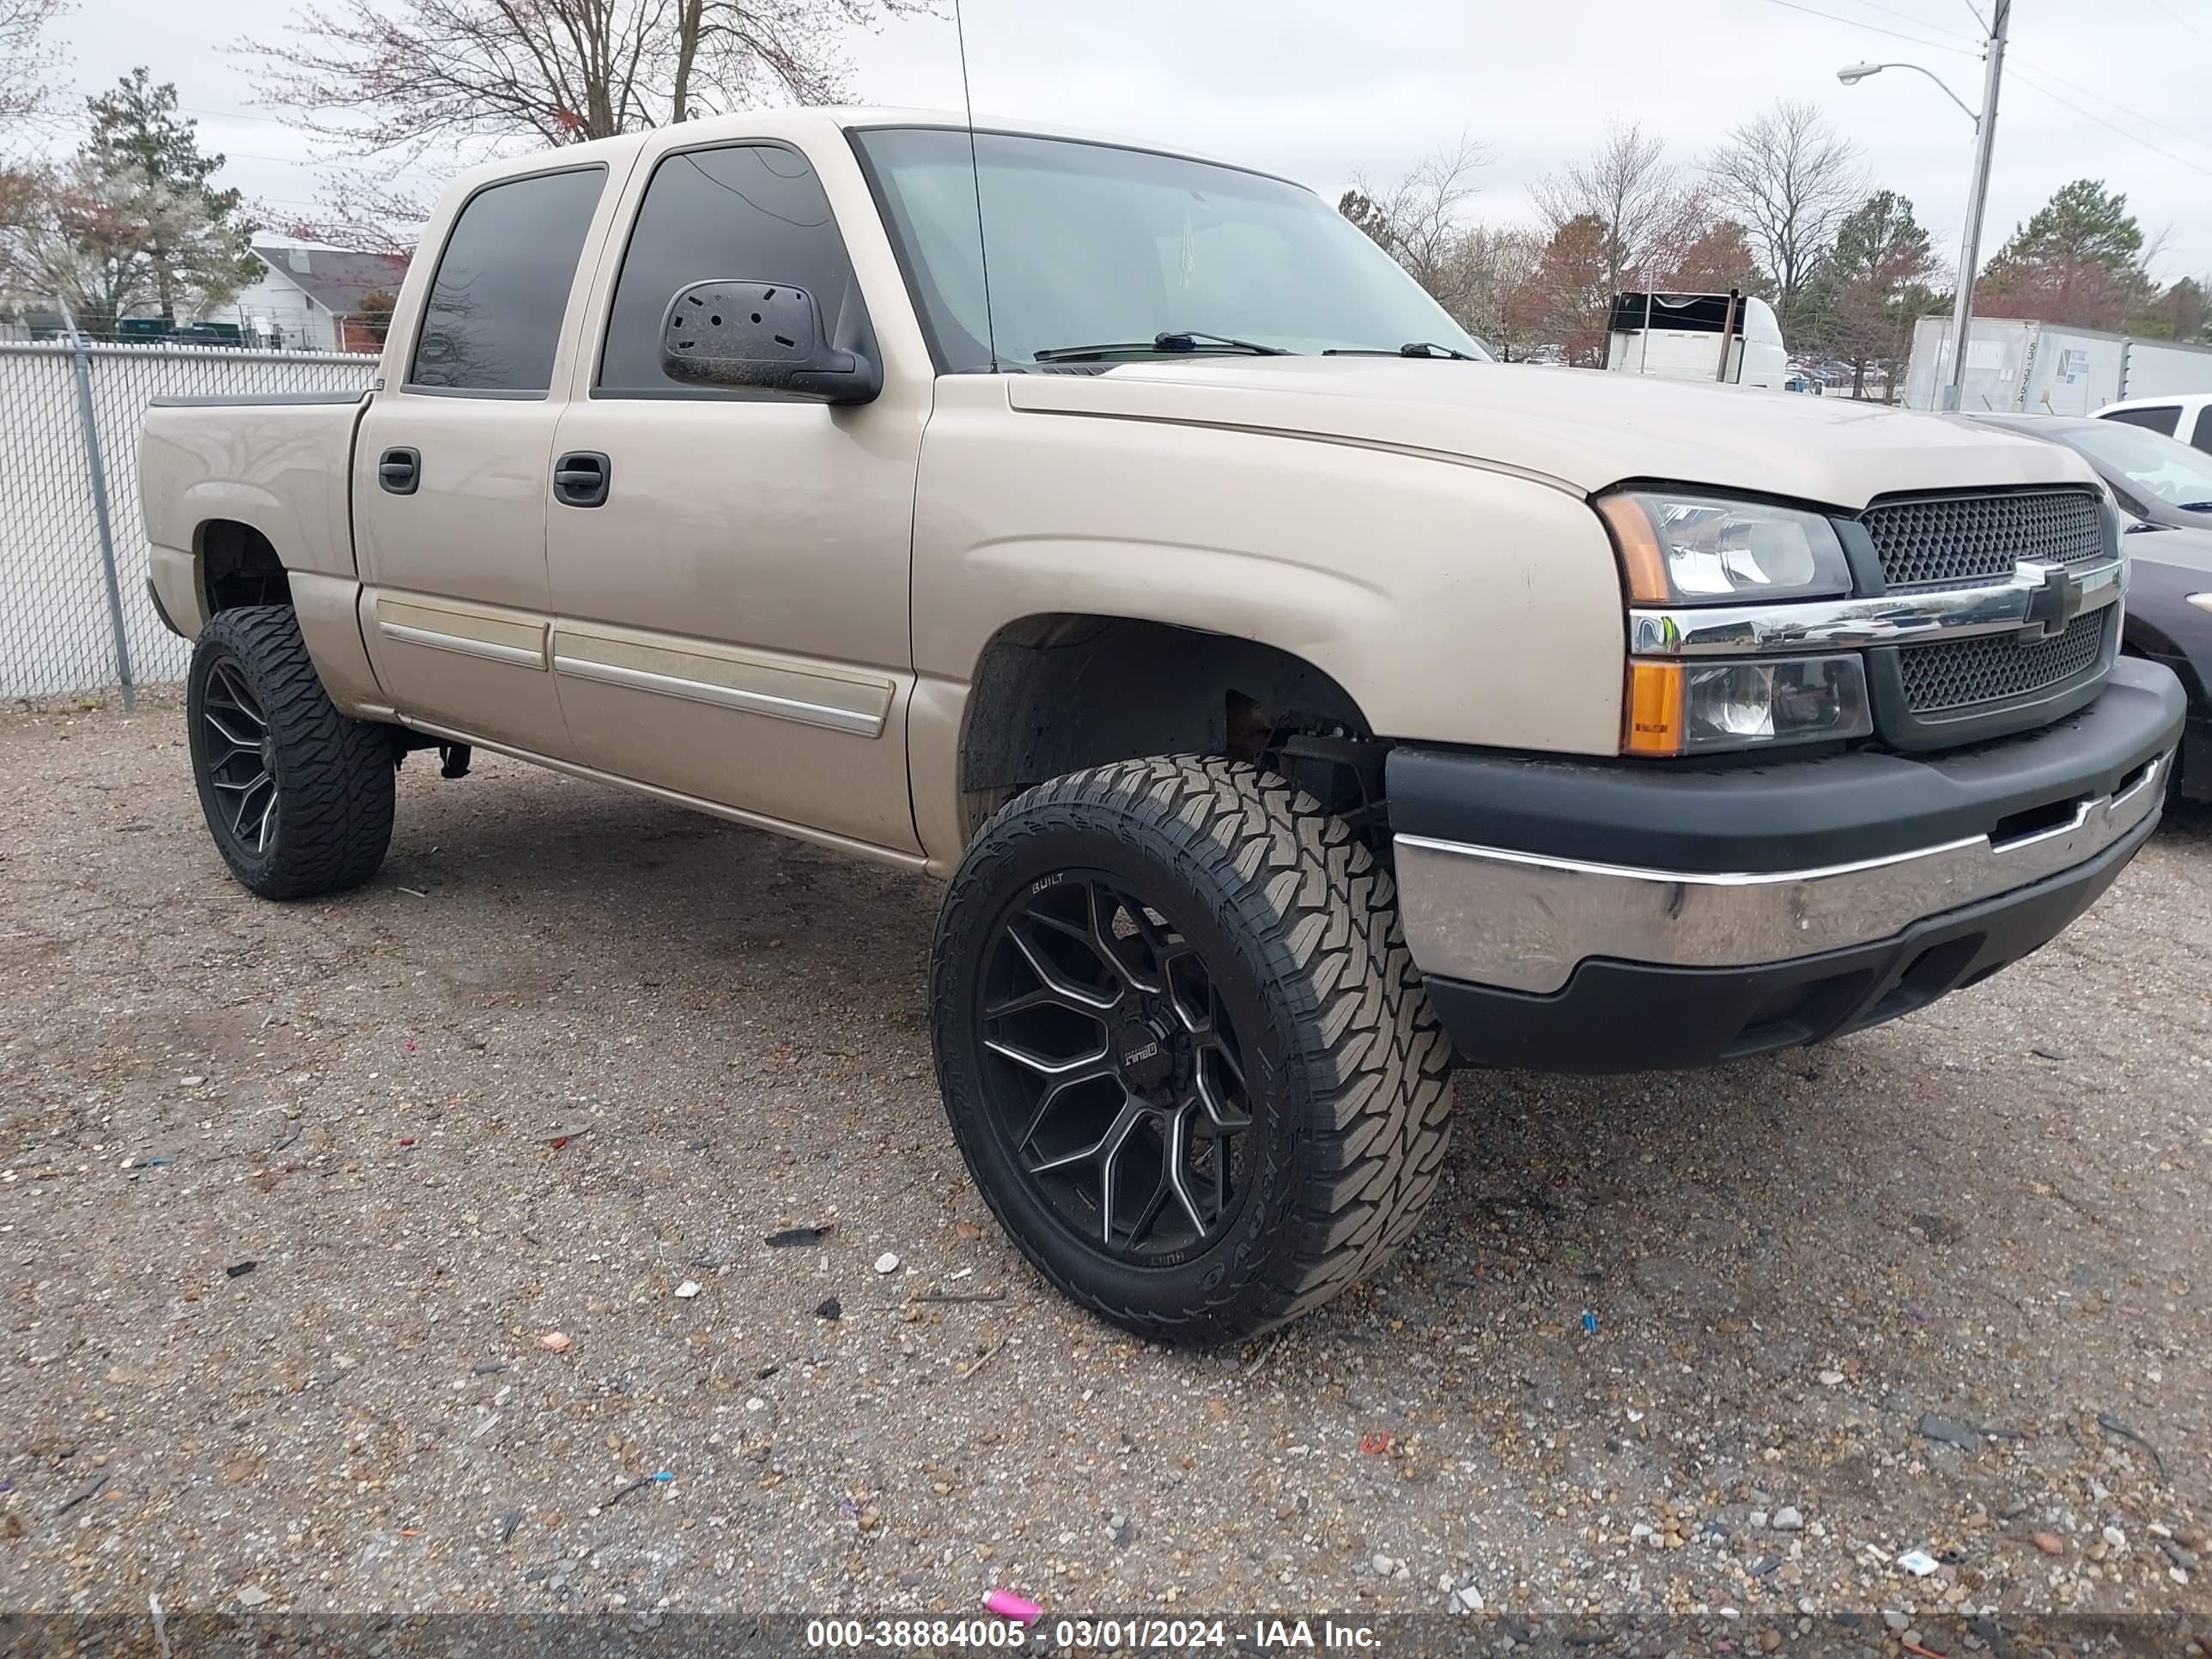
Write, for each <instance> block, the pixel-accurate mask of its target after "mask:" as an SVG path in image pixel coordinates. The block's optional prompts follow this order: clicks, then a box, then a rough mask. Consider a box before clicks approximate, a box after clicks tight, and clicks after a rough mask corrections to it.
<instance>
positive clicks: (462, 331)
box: [407, 167, 606, 395]
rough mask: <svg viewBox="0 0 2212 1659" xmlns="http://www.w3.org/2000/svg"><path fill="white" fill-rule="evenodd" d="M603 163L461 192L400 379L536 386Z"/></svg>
mask: <svg viewBox="0 0 2212 1659" xmlns="http://www.w3.org/2000/svg"><path fill="white" fill-rule="evenodd" d="M605 182H606V169H605V168H604V167H578V168H575V169H574V170H573V171H570V172H568V173H539V174H538V175H537V176H535V177H534V178H529V179H515V180H513V182H512V183H509V184H503V185H491V186H490V187H489V189H485V190H480V191H477V193H476V194H475V195H474V196H471V197H470V198H469V199H468V202H467V204H466V205H465V206H464V207H463V208H462V209H461V212H460V216H459V218H458V219H456V220H455V221H454V222H453V234H451V235H449V236H447V238H446V248H445V252H443V253H441V255H440V256H439V258H438V275H437V276H436V278H435V280H434V281H433V282H432V283H431V284H430V297H429V299H428V301H427V303H426V304H425V305H424V307H423V309H422V331H421V332H420V333H419V334H417V335H416V340H415V362H414V366H413V368H411V369H410V371H409V372H408V377H407V378H408V383H409V384H410V386H431V387H439V388H447V389H451V390H453V391H457V392H520V393H524V394H532V393H535V394H541V395H542V394H543V393H544V392H546V391H547V390H548V389H549V388H550V386H552V384H553V354H554V351H555V349H556V347H557V346H558V345H559V344H560V342H561V319H562V315H563V314H564V313H566V312H567V311H568V289H569V287H570V285H571V284H572V283H574V281H575V277H576V260H577V258H578V256H579V255H580V254H581V253H582V252H583V251H584V236H585V233H586V231H588V230H589V229H590V228H591V223H592V210H593V209H594V208H595V207H597V206H598V205H599V190H600V187H601V186H602V185H604V184H605Z"/></svg>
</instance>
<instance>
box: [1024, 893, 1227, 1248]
mask: <svg viewBox="0 0 2212 1659" xmlns="http://www.w3.org/2000/svg"><path fill="white" fill-rule="evenodd" d="M987 952H988V958H987V963H986V964H985V967H984V982H983V992H982V994H983V1001H982V1008H981V1018H982V1025H983V1043H982V1046H983V1048H984V1050H985V1051H986V1053H987V1055H988V1056H989V1058H988V1059H987V1060H986V1062H985V1065H984V1068H983V1075H984V1078H985V1079H986V1081H985V1087H986V1089H987V1091H988V1094H989V1097H990V1102H991V1105H992V1108H993V1120H994V1127H995V1128H996V1129H997V1131H998V1133H1000V1136H1002V1137H1003V1139H1004V1144H1005V1146H1006V1152H1007V1155H1008V1157H1009V1158H1011V1159H1012V1161H1013V1162H1014V1163H1015V1164H1017V1165H1018V1167H1019V1168H1020V1169H1021V1170H1023V1171H1024V1175H1025V1176H1027V1178H1028V1179H1029V1180H1030V1182H1034V1183H1035V1184H1036V1188H1037V1189H1038V1191H1039V1192H1040V1193H1041V1194H1042V1195H1043V1196H1044V1197H1045V1198H1046V1200H1048V1203H1049V1204H1050V1206H1052V1209H1053V1211H1054V1213H1055V1214H1056V1215H1057V1216H1058V1217H1059V1218H1060V1220H1061V1221H1062V1222H1063V1223H1064V1224H1065V1225H1066V1226H1067V1227H1068V1228H1070V1229H1071V1230H1072V1231H1074V1232H1075V1233H1076V1234H1078V1235H1079V1237H1082V1238H1083V1239H1084V1240H1085V1241H1086V1242H1089V1243H1095V1244H1096V1245H1097V1247H1098V1248H1099V1249H1103V1251H1105V1252H1106V1253H1107V1254H1108V1255H1113V1256H1116V1257H1118V1258H1121V1259H1122V1260H1125V1261H1132V1262H1155V1263H1162V1264H1165V1263H1171V1262H1176V1261H1185V1260H1188V1258H1189V1256H1190V1255H1192V1253H1193V1252H1194V1251H1196V1250H1199V1249H1203V1248H1204V1247H1205V1246H1206V1244H1208V1243H1212V1241H1214V1240H1215V1239H1217V1238H1218V1237H1220V1236H1221V1234H1222V1233H1223V1231H1225V1229H1226V1228H1227V1226H1228V1225H1230V1223H1231V1221H1232V1220H1233V1219H1234V1218H1235V1216H1236V1213H1237V1205H1238V1204H1239V1202H1240V1201H1241V1200H1243V1197H1244V1195H1245V1194H1246V1192H1247V1191H1249V1188H1250V1185H1251V1174H1250V1170H1249V1164H1250V1161H1251V1160H1250V1156H1249V1153H1250V1151H1251V1146H1252V1137H1251V1135H1250V1133H1249V1132H1250V1130H1251V1128H1252V1112H1251V1085H1250V1084H1249V1082H1248V1081H1247V1080H1246V1077H1245V1073H1244V1065H1243V1058H1242V1054H1241V1051H1240V1045H1239V1043H1238V1041H1237V1024H1236V1021H1235V1020H1234V1019H1233V1018H1231V1015H1230V1012H1229V1011H1228V1009H1227V1008H1226V1006H1225V1005H1224V1001H1223V999H1222V996H1221V993H1220V990H1219V987H1218V986H1217V984H1216V982H1215V980H1214V977H1213V975H1212V972H1211V970H1209V969H1208V968H1207V966H1206V962H1205V959H1204V958H1203V957H1201V956H1200V954H1199V951H1198V949H1197V947H1196V946H1194V945H1193V944H1192V943H1191V942H1190V940H1189V939H1188V936H1186V935H1185V934H1184V933H1182V930H1181V929H1180V928H1179V927H1176V924H1175V923H1174V922H1173V921H1171V920H1170V918H1169V915H1168V914H1167V913H1166V912H1165V911H1164V910H1163V909H1162V908H1160V906H1159V905H1158V903H1156V902H1151V901H1149V900H1147V899H1146V897H1144V896H1140V895H1139V893H1137V892H1136V891H1134V890H1133V889H1132V888H1131V886H1130V885H1129V884H1127V883H1126V882H1124V881H1117V880H1116V879H1115V878H1113V877H1111V876H1109V875H1108V874H1107V873H1106V872H1104V871H1103V870H1069V871H1060V872H1054V873H1053V874H1052V875H1050V876H1048V877H1046V878H1043V879H1042V880H1041V881H1038V882H1036V883H1033V884H1030V886H1029V887H1027V888H1025V889H1024V890H1023V891H1022V892H1021V893H1020V894H1018V896H1016V898H1015V899H1014V901H1013V902H1012V904H1011V905H1010V906H1009V907H1008V908H1006V911H1005V912H1004V913H1003V914H1002V915H1000V918H999V920H998V922H997V925H996V927H994V930H993V934H992V939H991V942H990V944H989V945H988V946H987Z"/></svg>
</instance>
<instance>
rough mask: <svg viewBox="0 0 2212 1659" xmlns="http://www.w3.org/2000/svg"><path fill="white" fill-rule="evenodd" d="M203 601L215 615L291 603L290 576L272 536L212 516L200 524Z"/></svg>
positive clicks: (200, 574) (199, 554) (209, 612)
mask: <svg viewBox="0 0 2212 1659" xmlns="http://www.w3.org/2000/svg"><path fill="white" fill-rule="evenodd" d="M198 540H199V550H198V557H197V564H198V566H199V583H200V601H201V604H202V605H203V607H204V610H205V611H206V613H207V614H208V615H209V616H210V617H212V616H215V615H216V614H217V613H218V612H220V611H235V610H238V609H239V608H240V606H242V605H289V604H291V603H292V583H291V579H290V578H289V577H288V576H287V575H286V574H284V561H283V559H281V558H279V557H278V556H277V555H276V548H275V547H274V546H273V545H271V544H270V540H269V538H267V537H266V536H264V535H263V534H262V533H261V532H259V531H258V530H256V529H255V528H254V527H253V526H252V525H250V524H240V523H238V522H237V521H236V520H232V519H211V520H209V521H208V522H207V523H205V524H204V525H202V526H200V531H199V538H198Z"/></svg>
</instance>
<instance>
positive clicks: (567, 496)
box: [553, 449, 614, 507]
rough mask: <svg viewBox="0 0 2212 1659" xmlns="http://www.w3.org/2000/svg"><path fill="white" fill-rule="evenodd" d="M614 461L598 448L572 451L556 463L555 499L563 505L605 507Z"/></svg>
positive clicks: (554, 472)
mask: <svg viewBox="0 0 2212 1659" xmlns="http://www.w3.org/2000/svg"><path fill="white" fill-rule="evenodd" d="M613 474H614V464H613V463H612V462H611V461H610V460H608V459H607V458H606V457H605V455H602V454H601V453H599V451H598V450H596V449H577V450H571V451H570V452H569V453H568V454H566V455H563V456H562V458H561V459H559V460H557V461H556V462H554V463H553V499H554V500H555V501H559V502H560V503H561V504H562V506H563V507H601V506H604V505H605V503H606V499H607V481H608V480H609V479H610V478H611V477H612V476H613Z"/></svg>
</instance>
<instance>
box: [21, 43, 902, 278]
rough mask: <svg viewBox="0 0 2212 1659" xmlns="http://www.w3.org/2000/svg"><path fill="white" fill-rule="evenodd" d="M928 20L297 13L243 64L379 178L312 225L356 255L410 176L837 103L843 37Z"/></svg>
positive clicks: (308, 125) (286, 106) (359, 185)
mask: <svg viewBox="0 0 2212 1659" xmlns="http://www.w3.org/2000/svg"><path fill="white" fill-rule="evenodd" d="M0 3H7V0H0ZM931 9H932V3H931V0H330V3H329V4H327V5H325V4H317V3H309V4H307V5H306V6H304V7H303V8H302V9H301V11H300V12H298V13H297V14H296V15H295V19H294V21H293V23H292V25H291V27H290V30H289V34H290V39H289V40H285V41H283V42H282V43H280V44H276V45H272V46H251V47H247V48H246V49H245V50H246V54H247V55H248V56H250V57H253V58H258V59H259V71H258V76H257V80H258V91H259V94H260V101H261V102H262V103H264V105H266V106H270V107H271V108H275V109H279V110H282V111H283V112H286V113H287V114H288V115H289V117H290V118H291V119H292V120H293V122H294V123H295V125H298V126H300V127H301V128H303V129H305V130H306V131H310V132H313V133H314V134H316V135H318V136H319V137H322V138H325V139H326V140H328V141H330V143H331V146H332V148H333V149H334V150H335V151H336V152H337V154H338V155H343V156H345V157H347V158H349V160H352V161H358V160H360V159H362V158H367V159H368V160H369V161H372V162H374V163H376V164H378V166H376V167H374V168H372V169H371V171H370V172H369V173H368V175H367V176H365V177H364V176H362V175H360V174H359V173H358V172H356V176H355V177H354V178H353V179H351V180H350V181H349V183H348V184H347V185H343V186H341V193H340V194H339V195H338V196H337V197H332V198H331V200H330V201H329V202H327V203H326V204H325V205H326V206H327V207H330V208H331V209H332V211H331V213H327V214H325V215H322V216H319V217H322V218H327V219H331V221H332V224H331V226H329V227H327V228H336V229H338V230H340V231H341V232H342V233H344V234H345V235H346V240H353V241H360V240H374V238H376V236H377V235H378V234H380V226H379V223H378V222H377V221H376V220H375V219H374V217H371V218H368V219H365V220H361V221H359V222H356V221H355V220H354V219H352V218H351V217H349V215H355V214H359V213H360V212H362V210H363V209H364V207H365V206H366V205H367V204H370V203H373V201H374V198H375V197H377V196H378V195H379V193H380V192H383V193H388V192H390V191H392V188H393V187H394V186H395V185H397V182H398V178H399V175H400V174H401V173H404V172H405V171H406V170H407V169H409V168H410V167H429V168H431V169H432V170H443V169H445V168H447V167H451V166H453V164H455V163H456V162H466V161H475V160H480V159H482V158H483V157H484V156H486V155H495V154H498V153H500V152H501V150H502V149H510V148H512V147H513V146H514V145H516V144H518V143H520V144H530V143H540V144H564V143H579V142H581V141H583V140H586V139H591V138H605V137H612V136H613V135H615V134H617V133H622V132H635V131H641V130H642V129H645V128H648V127H655V126H663V125H669V124H671V123H672V122H677V121H683V120H686V119H689V118H692V117H694V116H696V115H699V114H702V113H710V114H711V113H718V112H721V111H725V110H729V109H735V108H739V107H743V106H746V105H749V104H751V103H754V102H757V101H758V100H761V99H762V98H763V97H765V96H776V95H781V96H785V97H789V98H793V99H795V100H799V101H801V102H808V103H822V102H830V101H834V100H836V97H837V95H838V93H839V90H840V88H841V87H842V79H843V76H844V72H845V63H844V58H843V55H842V51H841V38H842V35H843V33H845V31H847V30H848V29H851V28H854V27H872V26H874V25H876V24H878V23H880V22H881V21H883V20H884V19H885V18H887V17H894V16H904V15H913V14H917V13H927V12H929V11H930V10H931Z"/></svg>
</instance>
